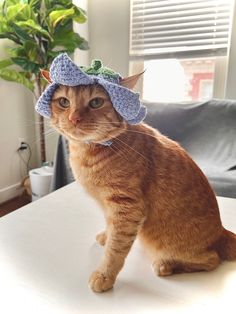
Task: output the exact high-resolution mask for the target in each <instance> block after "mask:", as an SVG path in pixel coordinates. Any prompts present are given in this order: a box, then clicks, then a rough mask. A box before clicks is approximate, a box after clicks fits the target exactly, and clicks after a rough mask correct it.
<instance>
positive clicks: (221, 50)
mask: <svg viewBox="0 0 236 314" xmlns="http://www.w3.org/2000/svg"><path fill="white" fill-rule="evenodd" d="M232 5H233V0H156V1H155V0H132V1H131V27H130V60H131V61H130V72H131V74H134V73H137V72H138V71H142V70H143V69H146V72H145V73H144V76H143V80H142V82H141V83H140V85H139V90H140V91H141V93H142V98H143V99H145V100H149V101H167V102H170V101H173V102H174V101H183V100H186V101H195V100H204V99H209V98H212V97H223V96H224V85H225V84H224V79H225V72H226V64H227V48H228V42H229V33H230V21H231V12H232ZM219 82H220V83H219ZM222 82H223V84H222Z"/></svg>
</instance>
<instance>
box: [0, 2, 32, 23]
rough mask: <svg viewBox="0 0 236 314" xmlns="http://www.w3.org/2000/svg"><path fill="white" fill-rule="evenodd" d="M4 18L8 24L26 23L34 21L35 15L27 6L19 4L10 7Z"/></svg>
mask: <svg viewBox="0 0 236 314" xmlns="http://www.w3.org/2000/svg"><path fill="white" fill-rule="evenodd" d="M6 18H7V21H8V22H11V21H17V20H18V21H26V20H29V19H35V14H34V12H33V10H32V8H31V7H30V6H29V5H28V4H23V3H19V1H18V4H15V5H11V6H9V7H8V8H7V12H6Z"/></svg>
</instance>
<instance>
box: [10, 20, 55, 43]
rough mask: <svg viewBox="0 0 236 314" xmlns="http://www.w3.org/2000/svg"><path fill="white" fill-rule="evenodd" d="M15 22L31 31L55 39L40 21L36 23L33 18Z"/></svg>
mask: <svg viewBox="0 0 236 314" xmlns="http://www.w3.org/2000/svg"><path fill="white" fill-rule="evenodd" d="M15 24H16V25H18V26H20V27H22V28H23V30H26V31H31V32H32V33H38V34H41V35H42V36H44V37H46V38H49V39H51V40H52V39H53V38H52V37H51V36H50V34H49V33H48V32H47V31H46V30H45V29H43V28H42V27H41V26H40V25H39V24H38V23H36V22H35V21H33V20H27V21H19V22H16V23H15Z"/></svg>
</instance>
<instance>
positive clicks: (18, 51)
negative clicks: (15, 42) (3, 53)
mask: <svg viewBox="0 0 236 314" xmlns="http://www.w3.org/2000/svg"><path fill="white" fill-rule="evenodd" d="M6 50H7V52H8V53H9V55H10V57H11V58H16V57H26V56H27V55H26V52H25V49H24V48H23V47H22V46H19V47H14V48H7V49H6Z"/></svg>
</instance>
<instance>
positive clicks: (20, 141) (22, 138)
mask: <svg viewBox="0 0 236 314" xmlns="http://www.w3.org/2000/svg"><path fill="white" fill-rule="evenodd" d="M22 142H26V140H25V137H19V138H18V148H19V147H21V143H22Z"/></svg>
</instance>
